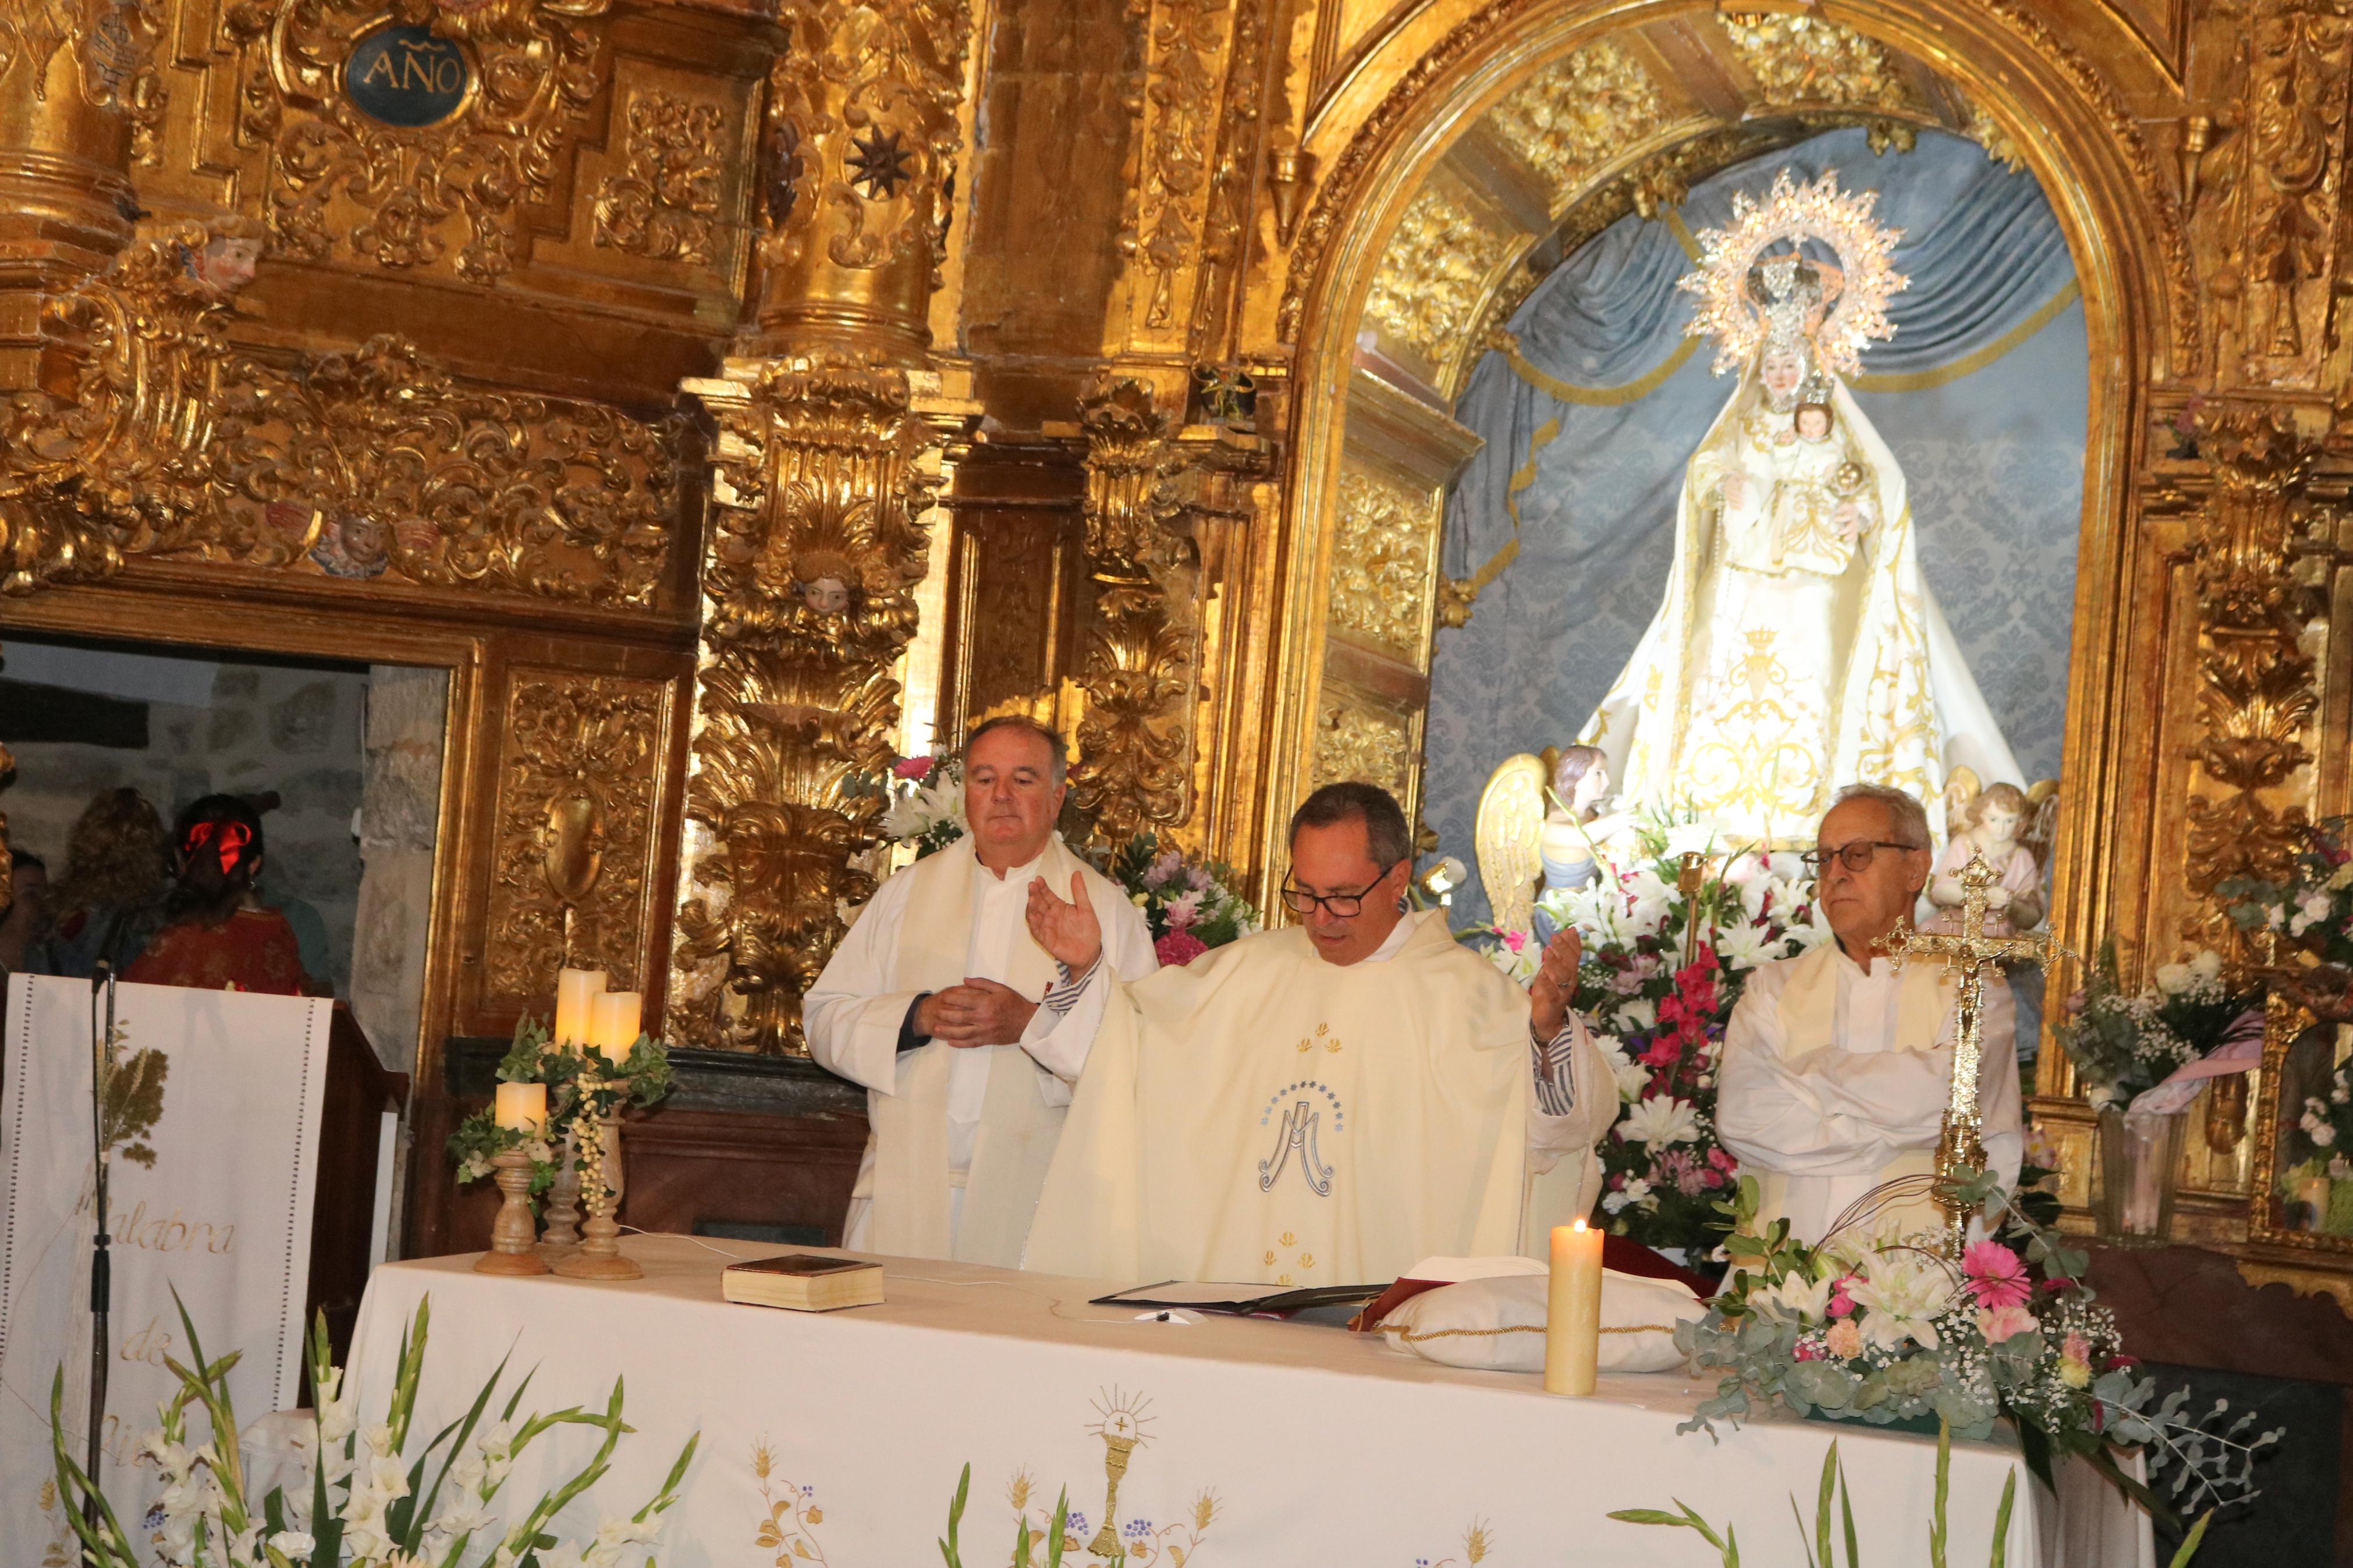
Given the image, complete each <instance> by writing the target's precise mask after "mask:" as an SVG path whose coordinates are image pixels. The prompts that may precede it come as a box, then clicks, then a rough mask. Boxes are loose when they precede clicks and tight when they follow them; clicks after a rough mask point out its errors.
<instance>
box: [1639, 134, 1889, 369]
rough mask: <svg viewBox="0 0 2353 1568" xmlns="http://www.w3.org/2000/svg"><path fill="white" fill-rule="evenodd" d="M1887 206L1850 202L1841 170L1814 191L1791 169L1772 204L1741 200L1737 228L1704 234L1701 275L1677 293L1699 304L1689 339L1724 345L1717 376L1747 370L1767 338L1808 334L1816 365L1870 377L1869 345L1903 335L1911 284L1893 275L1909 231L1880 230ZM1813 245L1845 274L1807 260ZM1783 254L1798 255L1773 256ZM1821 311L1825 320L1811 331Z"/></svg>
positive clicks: (1873, 199) (1861, 195) (1776, 183)
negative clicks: (1893, 316)
mask: <svg viewBox="0 0 2353 1568" xmlns="http://www.w3.org/2000/svg"><path fill="white" fill-rule="evenodd" d="M1878 200H1879V193H1878V192H1876V191H1849V192H1845V193H1841V191H1840V190H1839V188H1838V171H1837V170H1835V169H1831V170H1827V171H1825V172H1824V173H1823V174H1822V176H1821V178H1820V179H1818V180H1815V181H1813V182H1812V183H1811V184H1799V183H1798V182H1797V181H1795V180H1793V179H1792V178H1790V175H1789V171H1788V170H1787V169H1783V170H1782V171H1781V172H1780V173H1779V174H1776V175H1774V176H1773V187H1772V189H1771V190H1770V191H1768V192H1767V194H1766V197H1765V200H1764V201H1763V202H1761V203H1759V202H1757V201H1756V200H1754V199H1752V198H1751V197H1750V196H1749V195H1747V194H1746V193H1745V192H1743V193H1740V194H1737V195H1734V197H1733V198H1732V222H1731V224H1730V226H1727V227H1725V228H1704V229H1701V230H1700V231H1699V233H1698V234H1697V235H1696V236H1695V238H1697V239H1698V241H1699V247H1700V254H1699V266H1698V268H1697V269H1696V270H1694V271H1692V272H1689V273H1686V274H1684V276H1683V279H1681V280H1680V281H1679V282H1678V283H1677V284H1676V285H1675V286H1676V287H1677V288H1678V289H1683V290H1684V291H1685V292H1687V293H1690V294H1694V295H1696V296H1697V297H1698V300H1699V308H1698V309H1697V310H1694V312H1693V313H1692V320H1691V324H1690V325H1689V326H1688V327H1686V328H1684V329H1683V330H1684V333H1685V335H1687V336H1690V337H1712V338H1714V339H1715V374H1718V375H1722V374H1724V373H1725V371H1727V370H1731V369H1733V368H1735V367H1736V366H1739V365H1743V364H1746V363H1748V361H1749V359H1750V358H1751V357H1752V356H1753V355H1754V354H1755V353H1757V349H1758V348H1759V347H1760V346H1762V345H1763V344H1764V343H1765V342H1766V341H1767V338H1768V337H1769V338H1771V339H1773V340H1774V341H1776V342H1780V341H1783V340H1785V339H1788V338H1791V337H1794V336H1796V335H1800V334H1802V335H1803V336H1805V337H1808V338H1810V339H1811V340H1812V342H1813V345H1814V358H1815V363H1817V364H1819V365H1820V366H1821V368H1823V369H1824V370H1827V371H1830V372H1831V373H1832V374H1839V375H1852V374H1855V372H1857V371H1858V370H1860V369H1862V347H1863V345H1864V344H1865V343H1867V342H1872V341H1873V340H1874V339H1876V340H1879V341H1885V340H1886V339H1888V338H1892V337H1894V335H1895V328H1894V324H1893V323H1891V322H1890V321H1888V319H1887V301H1888V300H1890V299H1891V298H1893V297H1894V295H1895V293H1896V292H1897V291H1898V290H1900V289H1905V288H1906V287H1908V286H1909V285H1910V283H1911V279H1908V278H1906V277H1905V276H1904V274H1902V273H1900V272H1898V271H1896V270H1895V268H1894V266H1893V265H1891V262H1892V260H1893V258H1894V254H1895V246H1896V242H1897V241H1898V240H1900V239H1902V238H1903V237H1904V235H1903V231H1902V230H1900V229H1894V228H1884V227H1882V226H1880V225H1878V224H1877V223H1874V222H1873V221H1872V216H1871V211H1872V208H1873V206H1874V205H1876V204H1877V203H1878ZM1809 239H1812V240H1818V241H1820V243H1821V244H1822V245H1823V246H1824V247H1827V248H1828V249H1829V250H1830V251H1831V253H1832V254H1833V255H1835V256H1836V257H1837V258H1838V264H1837V265H1836V266H1835V267H1831V266H1825V265H1823V264H1822V263H1820V262H1815V261H1811V260H1808V259H1805V258H1802V257H1801V256H1800V255H1799V252H1798V250H1797V249H1796V247H1798V246H1800V245H1802V244H1803V243H1804V242H1805V241H1807V240H1809ZM1782 244H1787V245H1788V246H1789V247H1791V248H1790V249H1788V250H1786V251H1782V252H1779V253H1778V254H1776V255H1773V256H1767V255H1766V252H1767V250H1768V249H1770V248H1771V247H1774V246H1777V245H1782ZM1752 274H1757V276H1759V277H1760V279H1761V280H1762V287H1763V290H1764V293H1763V297H1762V298H1761V299H1759V298H1753V297H1752V295H1751V284H1750V278H1751V275H1752ZM1817 311H1819V317H1820V319H1819V320H1818V321H1809V319H1810V318H1811V317H1813V316H1814V315H1815V313H1816V312H1817Z"/></svg>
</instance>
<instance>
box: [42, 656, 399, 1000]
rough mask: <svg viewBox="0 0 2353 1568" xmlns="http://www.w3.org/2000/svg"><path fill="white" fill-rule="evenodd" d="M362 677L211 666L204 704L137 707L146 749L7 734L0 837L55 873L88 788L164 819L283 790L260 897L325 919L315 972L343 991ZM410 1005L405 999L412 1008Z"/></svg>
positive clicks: (270, 820)
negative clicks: (199, 801) (10, 768)
mask: <svg viewBox="0 0 2353 1568" xmlns="http://www.w3.org/2000/svg"><path fill="white" fill-rule="evenodd" d="M367 689H368V678H367V677H366V676H365V675H363V674H360V673H358V672H356V671H342V670H327V669H317V668H292V667H288V666H280V665H257V664H238V663H232V662H223V663H222V664H221V665H220V667H219V671H218V673H217V674H216V676H215V677H214V680H213V694H212V702H211V705H210V706H209V707H206V708H190V707H180V706H176V705H174V704H171V703H165V702H152V703H150V704H148V727H147V738H148V744H147V749H146V750H145V751H143V752H142V751H132V750H128V749H124V748H118V747H110V746H94V745H85V744H79V743H71V742H11V744H10V749H11V750H12V751H14V752H16V784H14V785H13V786H12V787H11V788H10V789H9V791H8V793H7V796H6V800H7V806H6V809H7V812H8V822H9V837H10V838H11V839H12V840H13V841H14V842H15V843H16V844H17V845H18V846H21V847H24V848H26V849H29V850H31V851H32V852H33V853H35V854H37V855H38V856H40V857H41V858H43V859H44V860H46V861H47V862H48V864H49V868H50V874H51V875H52V876H58V875H62V874H63V872H64V870H65V861H66V840H67V837H68V836H69V834H70V833H71V831H72V829H73V825H74V821H75V819H76V818H77V817H79V816H80V815H81V812H82V808H83V807H84V806H86V805H89V804H90V797H91V796H93V795H97V794H98V793H99V792H100V791H101V790H107V789H112V788H114V787H116V786H118V785H121V784H129V785H131V786H132V787H133V788H135V789H137V790H139V791H140V792H141V793H142V794H143V795H146V796H147V798H148V799H150V800H152V801H153V802H154V803H155V807H156V809H157V810H158V811H160V812H162V813H163V814H164V820H165V821H166V822H169V821H170V819H171V817H172V814H173V813H174V812H175V811H177V810H178V809H179V808H180V807H181V806H183V805H186V804H187V803H188V802H190V801H192V800H194V799H195V798H196V797H197V796H198V795H207V794H211V793H213V792H215V791H225V792H227V793H229V794H234V795H257V794H259V793H261V792H263V791H267V790H276V791H277V792H278V793H279V795H280V796H281V797H282V799H283V804H282V805H280V807H279V808H278V809H277V810H275V811H273V812H271V813H269V816H267V817H266V818H264V820H263V826H264V829H265V832H266V836H267V838H268V842H269V855H268V858H267V859H266V861H265V863H264V865H263V868H262V877H263V888H262V891H263V894H264V896H265V898H268V897H278V898H285V897H294V898H300V899H303V900H308V901H309V902H310V903H311V905H312V906H313V907H315V908H316V909H317V910H318V911H319V914H320V917H321V919H322V920H323V921H325V923H326V927H327V935H328V942H329V946H330V952H331V957H330V960H329V965H328V973H327V974H325V975H323V976H322V978H323V979H327V980H330V981H332V983H333V984H334V987H335V991H336V994H338V995H348V994H350V986H351V978H352V931H353V916H354V913H355V910H356V908H357V905H358V900H359V889H360V852H359V846H358V844H357V842H356V841H355V840H354V838H353V825H354V813H355V812H356V811H357V810H358V808H359V805H360V797H361V784H362V778H361V762H362V748H361V742H362V736H361V728H362V724H363V719H364V710H365V707H366V700H367ZM412 1005H413V1004H412Z"/></svg>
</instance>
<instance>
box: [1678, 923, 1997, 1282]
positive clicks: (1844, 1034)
mask: <svg viewBox="0 0 2353 1568" xmlns="http://www.w3.org/2000/svg"><path fill="white" fill-rule="evenodd" d="M1955 989H1956V988H1955V984H1954V981H1953V979H1952V977H1951V974H1950V973H1949V972H1948V971H1947V969H1946V968H1945V966H1944V965H1942V964H1940V963H1933V962H1914V963H1908V964H1906V965H1905V967H1904V968H1903V969H1902V970H1900V971H1899V970H1896V969H1894V967H1893V966H1892V965H1890V964H1889V963H1888V962H1887V960H1886V959H1884V958H1878V959H1875V960H1874V961H1873V963H1872V966H1871V969H1870V970H1869V971H1867V972H1866V971H1865V970H1863V969H1862V967H1861V966H1860V965H1859V964H1857V963H1854V961H1853V960H1852V959H1850V958H1848V957H1847V956H1846V954H1845V953H1843V952H1841V951H1840V949H1839V947H1838V944H1837V943H1836V942H1823V943H1822V944H1821V945H1820V946H1819V947H1816V948H1814V949H1813V950H1812V951H1811V952H1805V953H1801V954H1799V956H1798V957H1796V958H1790V959H1784V960H1782V961H1780V962H1778V963H1768V964H1765V965H1763V966H1761V967H1759V968H1758V969H1757V973H1756V974H1755V975H1754V976H1753V977H1752V978H1751V979H1750V981H1749V983H1748V986H1747V989H1746V990H1745V991H1744V992H1742V994H1741V997H1740V1002H1739V1005H1737V1006H1736V1007H1735V1008H1734V1009H1733V1015H1732V1018H1731V1021H1730V1023H1729V1024H1728V1025H1727V1026H1725V1037H1724V1051H1723V1059H1722V1066H1721V1070H1720V1076H1719V1079H1718V1085H1717V1098H1716V1131H1717V1133H1718V1135H1719V1136H1720V1137H1722V1139H1723V1140H1724V1144H1725V1148H1727V1149H1729V1150H1730V1151H1731V1152H1732V1153H1733V1154H1734V1156H1735V1157H1736V1158H1737V1159H1738V1160H1739V1162H1740V1166H1741V1171H1742V1173H1744V1174H1746V1175H1753V1176H1755V1177H1756V1178H1757V1188H1758V1198H1759V1208H1758V1213H1757V1223H1758V1224H1759V1225H1766V1224H1770V1223H1771V1222H1772V1221H1773V1220H1775V1219H1787V1220H1788V1222H1789V1229H1790V1233H1791V1235H1793V1236H1794V1237H1797V1238H1798V1239H1799V1240H1801V1241H1805V1242H1815V1241H1819V1240H1820V1238H1821V1237H1823V1236H1824V1235H1825V1234H1827V1233H1828V1231H1829V1230H1830V1228H1831V1225H1832V1224H1833V1223H1834V1222H1835V1221H1836V1220H1837V1219H1838V1217H1839V1216H1840V1215H1841V1214H1842V1213H1843V1212H1844V1211H1845V1210H1846V1208H1847V1207H1848V1205H1852V1203H1854V1202H1855V1201H1856V1200H1857V1199H1859V1198H1861V1197H1862V1196H1863V1194H1866V1193H1868V1192H1870V1191H1871V1189H1872V1188H1873V1187H1875V1186H1877V1185H1879V1184H1881V1183H1883V1182H1892V1181H1894V1180H1896V1179H1898V1178H1899V1177H1904V1176H1916V1175H1927V1174H1931V1173H1934V1172H1935V1170H1936V1142H1937V1139H1938V1137H1939V1135H1940V1134H1941V1132H1942V1131H1943V1128H1944V1118H1945V1108H1946V1106H1947V1103H1948V1102H1949V1101H1950V1099H1951V1094H1952V1071H1953V1066H1952V1063H1953V1053H1952V1040H1953V1030H1954V1026H1955V1022H1956V1020H1955V1016H1954V1005H1955V1004H1954V998H1955ZM1985 1004H1986V1005H1985V1014H1984V1016H1983V1019H1982V1021H1981V1029H1980V1035H1981V1043H1982V1047H1983V1053H1984V1054H1983V1058H1982V1061H1981V1063H1980V1069H1979V1073H1978V1116H1979V1118H1980V1120H1981V1121H1982V1123H1983V1138H1984V1142H1985V1146H1986V1155H1987V1161H1988V1163H1989V1164H1990V1165H1992V1166H1993V1167H1994V1168H1995V1169H1996V1170H1998V1171H2000V1172H2001V1173H2002V1174H2003V1176H2004V1179H2005V1180H2009V1181H2015V1180H2016V1178H2017V1174H2018V1164H2019V1156H2020V1154H2021V1151H2022V1145H2023V1139H2022V1136H2021V1127H2020V1110H2019V1089H2018V1058H2017V1049H2016V1044H2015V1039H2014V1036H2015V1018H2016V1009H2015V1004H2014V1002H2013V1000H2012V998H2011V996H2010V985H2009V983H2008V982H2007V981H2004V980H2002V979H2000V977H1998V976H1991V977H1989V978H1988V979H1987V981H1986V998H1985ZM1890 1217H1892V1218H1894V1219H1896V1220H1898V1221H1900V1222H1901V1223H1902V1224H1903V1225H1904V1226H1905V1227H1906V1228H1907V1229H1929V1228H1934V1227H1936V1226H1938V1225H1939V1224H1941V1223H1942V1220H1943V1215H1942V1211H1941V1210H1939V1209H1938V1208H1937V1207H1936V1204H1935V1202H1934V1201H1933V1200H1932V1199H1931V1198H1929V1197H1926V1196H1925V1195H1924V1196H1922V1197H1920V1198H1918V1199H1917V1200H1915V1201H1912V1202H1910V1203H1906V1204H1904V1205H1894V1206H1891V1207H1890V1208H1889V1209H1887V1210H1886V1211H1885V1213H1884V1214H1883V1215H1882V1217H1881V1220H1880V1221H1879V1222H1877V1223H1884V1221H1885V1220H1886V1219H1887V1218H1890ZM1873 1228H1874V1229H1875V1228H1876V1224H1875V1225H1874V1226H1873Z"/></svg>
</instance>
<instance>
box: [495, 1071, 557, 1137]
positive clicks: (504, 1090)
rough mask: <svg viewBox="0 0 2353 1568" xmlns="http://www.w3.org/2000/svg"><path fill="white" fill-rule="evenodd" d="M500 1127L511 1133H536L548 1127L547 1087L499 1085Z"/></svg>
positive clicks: (524, 1084)
mask: <svg viewBox="0 0 2353 1568" xmlns="http://www.w3.org/2000/svg"><path fill="white" fill-rule="evenodd" d="M498 1120H499V1125H500V1126H501V1127H503V1128H505V1129H506V1130H507V1131H510V1132H536V1131H539V1130H540V1129H541V1128H543V1127H544V1126H546V1125H547V1085H545V1084H543V1083H502V1084H501V1085H499V1104H498Z"/></svg>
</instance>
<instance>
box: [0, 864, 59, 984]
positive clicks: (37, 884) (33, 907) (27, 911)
mask: <svg viewBox="0 0 2353 1568" xmlns="http://www.w3.org/2000/svg"><path fill="white" fill-rule="evenodd" d="M8 865H9V868H10V870H11V872H12V876H11V878H10V883H11V888H12V891H13V893H14V895H15V897H14V899H13V900H12V901H11V902H10V903H9V904H8V906H7V907H6V909H5V910H0V978H5V977H6V976H8V975H11V974H14V973H16V972H17V971H18V970H20V969H22V968H24V967H25V955H26V953H27V952H32V951H34V950H35V947H36V943H35V941H34V939H35V938H36V937H37V935H38V934H39V931H40V929H41V917H42V916H43V915H44V914H46V913H47V912H48V893H49V868H48V866H47V863H46V862H45V861H43V860H42V858H40V857H39V856H38V855H36V854H34V853H33V852H32V851H31V850H29V849H17V848H13V847H12V848H11V849H10V850H9V851H8Z"/></svg>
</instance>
